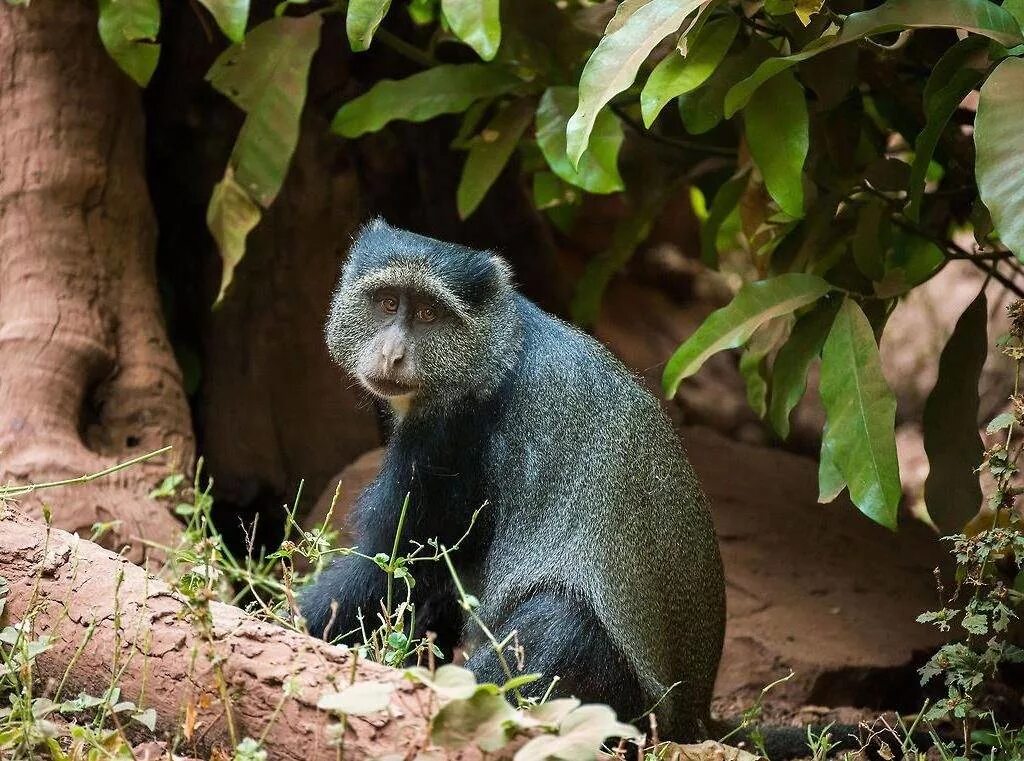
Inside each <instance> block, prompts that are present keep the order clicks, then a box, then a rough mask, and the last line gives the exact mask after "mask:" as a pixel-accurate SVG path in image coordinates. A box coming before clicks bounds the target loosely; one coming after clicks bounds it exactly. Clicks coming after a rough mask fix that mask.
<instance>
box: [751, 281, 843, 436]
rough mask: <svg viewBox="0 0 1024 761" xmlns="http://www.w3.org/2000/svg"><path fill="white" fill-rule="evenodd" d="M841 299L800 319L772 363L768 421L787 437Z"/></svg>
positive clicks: (820, 306)
mask: <svg viewBox="0 0 1024 761" xmlns="http://www.w3.org/2000/svg"><path fill="white" fill-rule="evenodd" d="M838 309H839V300H838V299H831V300H826V301H821V302H819V303H818V304H817V305H816V306H815V307H814V309H812V310H811V311H810V312H808V313H807V314H805V315H803V316H802V317H800V319H799V320H797V322H796V325H795V326H794V327H793V332H792V333H791V334H790V336H789V340H788V341H786V343H785V344H783V346H782V348H781V349H779V353H778V355H777V356H776V357H775V364H774V365H772V394H771V401H770V403H769V406H768V420H769V421H770V422H771V424H772V428H774V429H775V432H776V433H778V434H779V437H780V438H782V439H783V440H785V439H787V438H788V437H789V416H790V413H792V412H793V408H794V407H796V405H797V402H799V401H800V397H802V396H803V395H804V391H805V390H806V388H807V372H808V371H809V370H810V368H811V363H812V362H813V361H814V360H815V359H817V358H818V356H819V355H820V354H821V348H822V346H824V345H825V339H826V338H827V337H828V333H829V330H830V329H831V328H832V322H833V321H834V320H835V317H836V311H837V310H838Z"/></svg>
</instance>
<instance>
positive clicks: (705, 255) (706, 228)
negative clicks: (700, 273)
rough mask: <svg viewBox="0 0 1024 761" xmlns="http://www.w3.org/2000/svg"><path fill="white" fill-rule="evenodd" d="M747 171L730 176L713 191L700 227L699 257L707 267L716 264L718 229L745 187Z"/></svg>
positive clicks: (737, 201) (715, 265)
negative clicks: (706, 213) (709, 207)
mask: <svg viewBox="0 0 1024 761" xmlns="http://www.w3.org/2000/svg"><path fill="white" fill-rule="evenodd" d="M747 179H748V172H746V171H742V172H740V173H739V174H737V175H736V176H735V177H730V178H729V179H728V180H726V181H725V182H724V183H722V186H721V187H720V188H719V189H718V191H717V192H716V193H715V198H714V200H713V201H712V202H711V211H710V213H709V214H708V218H707V219H706V220H705V221H704V224H703V225H701V228H700V258H701V261H703V262H704V264H706V265H707V266H709V267H717V266H718V231H719V230H721V229H722V225H723V224H724V223H725V220H726V219H728V217H729V215H730V214H732V212H733V210H734V209H735V208H736V205H737V204H738V203H739V202H740V197H741V196H742V195H743V191H744V190H746V187H747Z"/></svg>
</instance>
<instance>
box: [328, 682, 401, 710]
mask: <svg viewBox="0 0 1024 761" xmlns="http://www.w3.org/2000/svg"><path fill="white" fill-rule="evenodd" d="M394 691H395V685H394V684H391V683H388V682H356V683H355V684H352V685H350V686H348V687H346V688H345V689H343V690H342V691H341V692H332V693H329V694H327V695H321V696H320V699H319V700H318V701H317V703H316V707H317V708H319V709H320V710H321V711H330V712H331V713H344V714H349V715H352V716H367V715H369V714H374V713H380V712H381V711H384V710H387V707H388V705H389V704H390V703H391V693H393V692H394Z"/></svg>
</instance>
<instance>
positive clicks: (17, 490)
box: [0, 445, 174, 497]
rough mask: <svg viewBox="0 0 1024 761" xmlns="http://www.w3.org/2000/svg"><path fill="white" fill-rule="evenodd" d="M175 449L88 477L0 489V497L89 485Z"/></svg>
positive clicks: (90, 474) (153, 454) (119, 464)
mask: <svg viewBox="0 0 1024 761" xmlns="http://www.w3.org/2000/svg"><path fill="white" fill-rule="evenodd" d="M173 448H174V447H172V446H170V445H167V446H166V447H161V448H160V449H157V450H155V451H153V452H149V453H147V454H143V455H139V456H138V457H133V458H132V459H130V460H125V461H124V462H119V463H118V464H117V465H111V466H110V467H109V468H104V469H103V470H100V471H97V472H96V473H89V474H88V475H85V476H78V477H76V478H63V479H61V480H59V481H47V482H45V483H41V484H25V485H24V486H7V487H0V497H20V496H22V495H24V494H30V493H32V492H34V491H37V490H39V489H52V488H54V487H56V486H70V485H71V484H84V483H88V482H89V481H95V480H96V479H97V478H103V477H104V476H109V475H110V474H111V473H116V472H117V471H119V470H124V469H125V468H130V467H131V466H132V465H138V464H139V463H140V462H145V461H146V460H150V459H152V458H154V457H156V456H157V455H162V454H164V453H165V452H170V451H171V449H173Z"/></svg>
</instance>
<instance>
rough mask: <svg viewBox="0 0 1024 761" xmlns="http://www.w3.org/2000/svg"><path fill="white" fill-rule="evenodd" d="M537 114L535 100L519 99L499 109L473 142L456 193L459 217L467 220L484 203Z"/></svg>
mask: <svg viewBox="0 0 1024 761" xmlns="http://www.w3.org/2000/svg"><path fill="white" fill-rule="evenodd" d="M533 113H534V103H533V101H532V100H526V99H523V100H517V101H515V102H513V103H511V104H509V105H508V106H506V107H505V108H503V109H502V110H501V111H499V112H498V113H497V114H496V115H495V116H494V118H493V119H491V121H489V122H488V123H487V126H486V127H484V128H483V130H482V131H481V132H480V134H479V135H477V136H476V137H475V138H474V139H473V140H472V142H470V144H469V155H468V156H467V157H466V164H465V166H463V168H462V179H460V180H459V188H458V191H457V193H456V201H457V205H458V209H459V217H461V218H462V219H465V218H466V217H468V216H469V215H470V214H472V213H473V212H474V211H475V210H476V207H477V206H479V205H480V202H481V201H482V200H483V199H484V196H485V195H487V191H488V190H489V189H490V187H491V185H493V184H494V181H495V180H497V179H498V175H500V174H501V170H502V169H504V168H505V164H507V163H508V160H509V158H510V157H511V156H512V152H513V151H515V149H516V146H517V145H518V144H519V138H520V137H522V135H523V132H525V131H526V128H527V127H529V126H530V122H532V121H533Z"/></svg>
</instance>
